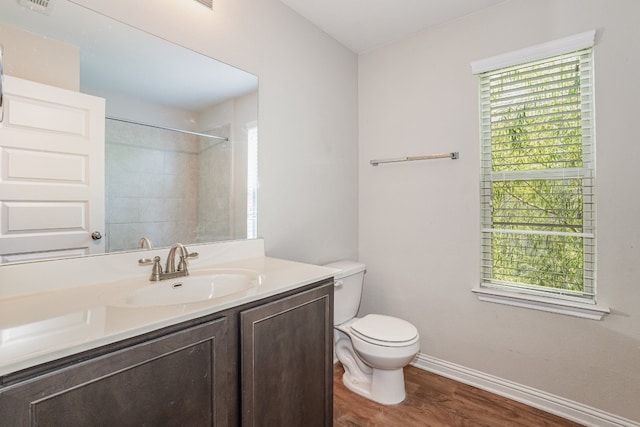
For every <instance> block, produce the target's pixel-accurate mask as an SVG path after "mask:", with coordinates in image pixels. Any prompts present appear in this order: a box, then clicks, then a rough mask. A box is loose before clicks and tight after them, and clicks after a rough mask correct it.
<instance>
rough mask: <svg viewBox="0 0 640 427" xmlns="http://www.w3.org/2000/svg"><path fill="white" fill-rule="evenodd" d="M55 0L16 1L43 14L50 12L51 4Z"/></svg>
mask: <svg viewBox="0 0 640 427" xmlns="http://www.w3.org/2000/svg"><path fill="white" fill-rule="evenodd" d="M55 2H56V0H18V3H19V4H20V5H21V6H24V7H26V8H28V9H31V10H33V11H34V12H40V13H43V14H45V15H50V14H51V9H53V4H54V3H55Z"/></svg>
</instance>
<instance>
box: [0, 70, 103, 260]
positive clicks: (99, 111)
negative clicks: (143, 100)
mask: <svg viewBox="0 0 640 427" xmlns="http://www.w3.org/2000/svg"><path fill="white" fill-rule="evenodd" d="M3 88H4V118H3V120H2V122H0V262H10V261H18V260H27V259H42V258H51V257H61V256H72V255H82V254H90V253H101V252H104V249H105V243H104V239H98V240H94V239H93V238H92V233H93V232H94V231H97V232H99V233H100V234H104V210H105V208H104V206H105V205H104V119H105V102H104V99H102V98H97V97H95V96H89V95H85V94H82V93H78V92H73V91H69V90H65V89H60V88H56V87H52V86H47V85H43V84H40V83H35V82H32V81H28V80H22V79H18V78H15V77H11V76H5V81H4V85H3Z"/></svg>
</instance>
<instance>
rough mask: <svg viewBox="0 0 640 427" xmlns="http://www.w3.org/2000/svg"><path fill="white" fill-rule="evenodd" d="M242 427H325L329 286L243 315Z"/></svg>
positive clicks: (329, 404) (328, 413)
mask: <svg viewBox="0 0 640 427" xmlns="http://www.w3.org/2000/svg"><path fill="white" fill-rule="evenodd" d="M240 322H241V350H242V351H241V357H242V374H241V377H242V425H243V426H305V427H311V426H330V425H332V422H333V421H332V417H333V414H332V411H333V409H332V408H333V371H332V368H333V360H332V354H333V351H332V349H333V340H332V337H333V285H326V286H323V287H321V288H317V289H313V290H310V291H306V292H303V293H300V294H297V295H293V296H291V297H288V298H285V299H282V300H278V301H274V302H272V303H269V304H265V305H263V306H259V307H256V308H253V309H250V310H246V311H243V312H242V313H241V314H240Z"/></svg>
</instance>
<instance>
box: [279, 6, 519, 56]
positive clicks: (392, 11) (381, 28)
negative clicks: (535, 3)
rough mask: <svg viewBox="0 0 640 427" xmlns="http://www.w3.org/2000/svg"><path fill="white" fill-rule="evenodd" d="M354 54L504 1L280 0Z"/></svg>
mask: <svg viewBox="0 0 640 427" xmlns="http://www.w3.org/2000/svg"><path fill="white" fill-rule="evenodd" d="M281 1H282V2H283V3H284V4H286V5H287V6H289V7H290V8H291V9H293V10H294V11H296V12H298V13H299V14H300V15H302V16H304V17H305V18H307V19H308V20H309V21H311V22H312V23H314V24H315V25H316V26H317V27H319V28H320V29H321V30H323V31H325V32H326V33H328V34H329V35H331V36H333V37H334V38H335V39H336V40H338V41H339V42H340V43H342V44H343V45H345V46H346V47H347V48H349V49H350V50H351V51H353V52H355V53H363V52H366V51H368V50H371V49H374V48H377V47H380V46H382V45H385V44H387V43H391V42H394V41H397V40H400V39H402V38H404V37H407V36H409V35H411V34H414V33H416V32H418V31H421V30H424V29H427V28H430V27H434V26H437V25H439V24H442V23H445V22H448V21H451V20H454V19H457V18H460V17H462V16H465V15H469V14H471V13H474V12H477V11H479V10H482V9H486V8H489V7H492V6H495V5H497V4H500V3H504V2H505V1H508V0H281Z"/></svg>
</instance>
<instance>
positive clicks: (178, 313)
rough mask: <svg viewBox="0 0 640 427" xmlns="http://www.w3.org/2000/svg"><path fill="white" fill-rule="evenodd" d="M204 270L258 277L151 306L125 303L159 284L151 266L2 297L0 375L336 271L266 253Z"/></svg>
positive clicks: (250, 299) (314, 280)
mask: <svg viewBox="0 0 640 427" xmlns="http://www.w3.org/2000/svg"><path fill="white" fill-rule="evenodd" d="M206 268H215V269H248V270H251V271H253V272H255V273H258V274H259V279H258V280H257V283H256V284H255V285H254V286H252V287H250V288H249V289H247V290H245V291H242V292H238V293H234V294H231V295H227V296H223V297H220V298H214V299H210V300H205V301H199V302H194V303H188V304H173V305H162V306H149V307H145V306H131V305H127V304H126V303H123V301H125V300H126V298H124V295H127V294H129V293H130V292H131V291H135V290H136V289H137V288H142V287H145V286H149V285H150V284H153V283H162V282H149V280H148V277H149V274H148V273H149V272H147V271H146V270H145V271H144V274H141V275H140V276H136V277H135V278H133V279H131V278H127V279H126V280H116V281H110V282H108V283H98V284H91V285H85V286H76V287H66V288H65V287H63V288H59V289H53V290H48V291H40V292H35V293H30V294H25V295H15V296H0V376H3V375H7V374H9V373H12V372H17V371H19V370H22V369H25V368H29V367H32V366H36V365H39V364H42V363H45V362H49V361H52V360H56V359H59V358H61V357H65V356H69V355H72V354H76V353H79V352H82V351H85V350H90V349H92V348H97V347H100V346H103V345H106V344H110V343H113V342H117V341H120V340H123V339H126V338H130V337H134V336H137V335H140V334H144V333H147V332H151V331H153V330H157V329H160V328H162V327H165V326H169V325H173V324H177V323H180V322H183V321H186V320H190V319H195V318H198V317H202V316H205V315H208V314H212V313H216V312H219V311H222V310H224V309H227V308H231V307H235V306H239V305H241V304H244V303H248V302H251V301H255V300H259V299H262V298H265V297H269V296H272V295H276V294H279V293H282V292H286V291H288V290H292V289H296V288H298V287H302V286H305V285H308V284H311V283H315V282H317V281H320V280H323V279H327V278H329V277H331V276H333V275H334V273H335V272H336V270H334V269H331V268H327V267H320V266H316V265H311V264H303V263H299V262H294V261H286V260H282V259H277V258H270V257H265V256H258V257H253V258H248V259H242V260H235V261H230V262H225V263H220V264H216V265H208V266H207V267H206ZM191 270H192V272H193V274H197V272H198V267H196V266H195V265H194V264H192V268H191ZM44 280H46V279H44ZM132 280H133V281H132Z"/></svg>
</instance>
